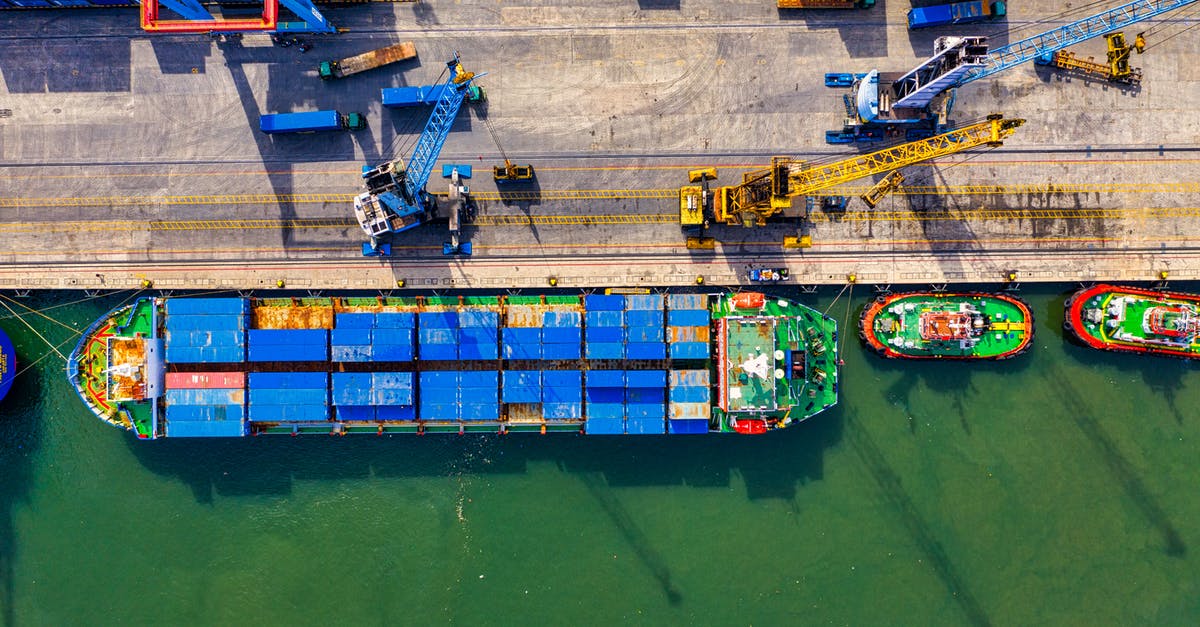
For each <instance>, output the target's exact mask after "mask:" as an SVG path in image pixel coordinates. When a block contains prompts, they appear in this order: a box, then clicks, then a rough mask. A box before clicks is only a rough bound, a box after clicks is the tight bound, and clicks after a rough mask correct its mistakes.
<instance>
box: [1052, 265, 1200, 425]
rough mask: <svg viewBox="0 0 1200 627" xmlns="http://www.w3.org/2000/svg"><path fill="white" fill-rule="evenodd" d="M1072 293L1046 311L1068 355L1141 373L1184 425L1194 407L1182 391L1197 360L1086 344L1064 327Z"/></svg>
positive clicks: (1192, 287)
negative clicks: (1187, 403)
mask: <svg viewBox="0 0 1200 627" xmlns="http://www.w3.org/2000/svg"><path fill="white" fill-rule="evenodd" d="M1127 284H1132V285H1138V286H1139V287H1151V286H1150V285H1149V284H1145V283H1142V284H1137V283H1122V285H1127ZM1197 289H1200V284H1196V283H1186V284H1184V283H1181V284H1178V285H1175V284H1172V286H1171V290H1172V291H1181V292H1189V293H1195V292H1196V290H1197ZM1072 293H1074V290H1071V291H1070V292H1065V293H1063V295H1062V298H1058V299H1054V300H1053V301H1052V303H1051V305H1050V307H1049V311H1047V312H1046V315H1047V319H1048V320H1052V321H1053V323H1054V326H1053V327H1052V328H1053V329H1054V330H1055V333H1057V334H1058V336H1059V337H1060V340H1061V342H1062V346H1063V352H1064V353H1066V355H1067V358H1068V359H1070V360H1071V361H1073V362H1075V363H1077V364H1083V365H1087V366H1089V367H1091V366H1096V365H1098V364H1099V365H1103V366H1112V367H1115V368H1117V369H1118V370H1120V371H1121V372H1123V373H1127V374H1140V375H1141V377H1142V383H1143V384H1144V385H1145V386H1146V387H1147V388H1149V389H1150V390H1153V391H1154V394H1155V395H1156V396H1158V397H1160V398H1162V399H1163V400H1165V401H1166V403H1167V407H1168V408H1169V409H1170V411H1171V414H1172V416H1173V418H1174V419H1175V423H1176V424H1178V425H1182V424H1183V423H1184V422H1185V421H1186V419H1187V417H1188V416H1189V415H1190V410H1191V408H1190V407H1181V406H1180V404H1181V403H1180V400H1179V391H1180V390H1182V389H1183V386H1184V378H1185V377H1190V376H1193V373H1194V372H1195V370H1196V364H1195V363H1194V360H1188V359H1181V358H1177V357H1170V356H1167V355H1142V354H1133V353H1118V352H1112V351H1101V350H1096V349H1093V348H1090V347H1088V346H1085V345H1083V344H1082V343H1080V342H1079V341H1077V340H1075V339H1074V338H1073V337H1072V336H1071V334H1070V333H1069V332H1067V331H1065V329H1064V324H1065V322H1066V311H1065V306H1066V299H1067V298H1070V296H1071V294H1072ZM1051 316H1053V318H1051Z"/></svg>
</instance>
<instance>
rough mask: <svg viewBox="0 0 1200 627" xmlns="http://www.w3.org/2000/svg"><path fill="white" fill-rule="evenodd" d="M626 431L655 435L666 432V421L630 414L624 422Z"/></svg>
mask: <svg viewBox="0 0 1200 627" xmlns="http://www.w3.org/2000/svg"><path fill="white" fill-rule="evenodd" d="M625 428H626V433H629V434H640V435H657V434H660V433H666V432H667V427H666V421H665V420H663V419H662V418H653V417H647V418H641V417H637V418H635V417H633V416H630V417H629V420H628V421H627V422H626V423H625Z"/></svg>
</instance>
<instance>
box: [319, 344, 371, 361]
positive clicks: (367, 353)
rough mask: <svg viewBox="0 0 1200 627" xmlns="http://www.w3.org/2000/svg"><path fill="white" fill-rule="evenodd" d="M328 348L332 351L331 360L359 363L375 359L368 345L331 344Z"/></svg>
mask: <svg viewBox="0 0 1200 627" xmlns="http://www.w3.org/2000/svg"><path fill="white" fill-rule="evenodd" d="M329 350H330V353H332V354H331V358H332V359H333V361H341V362H359V363H363V362H370V361H375V358H374V352H373V351H372V350H371V347H370V346H333V347H330V349H329ZM380 361H382V360H380Z"/></svg>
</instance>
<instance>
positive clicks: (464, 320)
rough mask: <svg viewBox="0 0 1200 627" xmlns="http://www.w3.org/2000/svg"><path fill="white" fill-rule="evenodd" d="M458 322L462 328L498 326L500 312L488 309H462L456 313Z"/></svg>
mask: <svg viewBox="0 0 1200 627" xmlns="http://www.w3.org/2000/svg"><path fill="white" fill-rule="evenodd" d="M458 324H459V326H460V327H462V328H468V327H472V328H473V327H486V328H493V329H494V328H496V327H498V326H500V314H499V313H497V312H495V311H488V310H478V309H464V310H463V311H461V312H459V314H458Z"/></svg>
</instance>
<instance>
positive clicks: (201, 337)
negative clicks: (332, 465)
mask: <svg viewBox="0 0 1200 627" xmlns="http://www.w3.org/2000/svg"><path fill="white" fill-rule="evenodd" d="M247 311H248V305H247V301H246V299H244V298H169V299H167V304H166V317H165V320H164V332H163V338H164V342H165V345H166V353H165V357H166V361H167V362H168V363H176V364H201V363H239V362H242V361H245V359H246V314H247Z"/></svg>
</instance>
